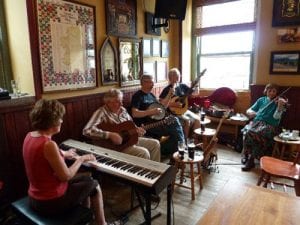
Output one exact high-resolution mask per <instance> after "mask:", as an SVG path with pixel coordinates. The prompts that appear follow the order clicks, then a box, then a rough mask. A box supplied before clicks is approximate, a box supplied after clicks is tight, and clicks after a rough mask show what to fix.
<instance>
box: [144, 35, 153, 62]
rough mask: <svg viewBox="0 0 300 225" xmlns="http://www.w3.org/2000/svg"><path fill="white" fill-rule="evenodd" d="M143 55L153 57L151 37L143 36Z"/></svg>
mask: <svg viewBox="0 0 300 225" xmlns="http://www.w3.org/2000/svg"><path fill="white" fill-rule="evenodd" d="M142 43H143V57H151V56H152V50H151V49H152V46H151V39H150V38H143V42H142Z"/></svg>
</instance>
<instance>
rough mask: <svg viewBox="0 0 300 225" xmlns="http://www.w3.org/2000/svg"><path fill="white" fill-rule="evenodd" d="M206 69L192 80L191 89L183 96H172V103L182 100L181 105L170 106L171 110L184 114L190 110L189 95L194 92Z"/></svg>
mask: <svg viewBox="0 0 300 225" xmlns="http://www.w3.org/2000/svg"><path fill="white" fill-rule="evenodd" d="M205 72H206V69H204V70H203V71H202V72H201V73H200V74H199V75H198V76H197V77H196V79H195V80H194V81H193V82H192V85H191V87H190V89H189V91H188V92H187V93H186V94H184V95H182V96H174V97H172V98H171V100H170V103H172V102H180V103H181V107H169V109H170V111H171V112H172V113H173V114H175V115H182V114H184V113H185V112H186V111H187V110H188V97H189V96H190V95H191V94H192V93H193V88H194V87H195V86H196V85H197V84H198V83H199V81H200V78H201V77H202V76H203V75H204V73H205Z"/></svg>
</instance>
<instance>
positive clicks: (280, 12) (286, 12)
mask: <svg viewBox="0 0 300 225" xmlns="http://www.w3.org/2000/svg"><path fill="white" fill-rule="evenodd" d="M299 7H300V0H273V18H272V26H273V27H280V26H281V27H282V26H295V25H300V13H299V10H300V8H299Z"/></svg>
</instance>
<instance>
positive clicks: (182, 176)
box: [179, 163, 185, 184]
mask: <svg viewBox="0 0 300 225" xmlns="http://www.w3.org/2000/svg"><path fill="white" fill-rule="evenodd" d="M179 167H180V168H181V172H180V184H182V183H183V178H184V170H185V164H184V163H180V165H179Z"/></svg>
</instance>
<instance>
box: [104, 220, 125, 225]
mask: <svg viewBox="0 0 300 225" xmlns="http://www.w3.org/2000/svg"><path fill="white" fill-rule="evenodd" d="M107 225H124V223H123V222H122V220H115V221H113V222H109V223H107Z"/></svg>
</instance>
